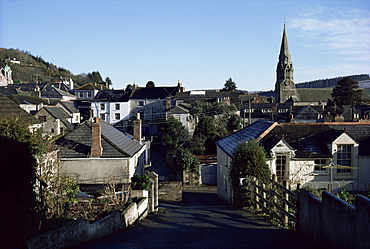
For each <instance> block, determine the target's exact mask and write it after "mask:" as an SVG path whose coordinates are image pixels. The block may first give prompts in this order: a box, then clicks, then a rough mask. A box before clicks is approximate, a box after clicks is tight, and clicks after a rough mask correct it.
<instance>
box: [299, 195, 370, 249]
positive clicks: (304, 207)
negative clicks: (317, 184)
mask: <svg viewBox="0 0 370 249" xmlns="http://www.w3.org/2000/svg"><path fill="white" fill-rule="evenodd" d="M298 225H299V230H300V231H301V232H302V233H303V234H304V235H305V236H307V237H310V238H312V239H314V240H316V241H317V242H318V243H320V244H322V245H324V246H325V247H329V248H343V249H344V248H346V249H347V248H358V249H365V248H370V236H369V234H368V233H369V231H370V199H368V198H366V197H364V196H357V197H356V201H355V206H353V205H351V204H348V203H347V202H345V201H343V200H341V199H339V198H338V197H336V196H335V195H333V194H330V193H329V192H326V191H324V192H323V194H322V200H320V199H318V198H316V197H314V196H313V195H311V194H310V193H309V192H308V191H306V190H304V189H301V191H300V195H299V223H298Z"/></svg>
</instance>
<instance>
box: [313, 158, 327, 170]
mask: <svg viewBox="0 0 370 249" xmlns="http://www.w3.org/2000/svg"><path fill="white" fill-rule="evenodd" d="M325 166H327V160H326V159H315V168H314V171H322V172H326V168H324V167H325Z"/></svg>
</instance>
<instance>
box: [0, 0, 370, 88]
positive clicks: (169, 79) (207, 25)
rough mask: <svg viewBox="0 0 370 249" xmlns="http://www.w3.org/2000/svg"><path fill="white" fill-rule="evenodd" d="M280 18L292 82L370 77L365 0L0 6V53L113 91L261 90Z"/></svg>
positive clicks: (52, 0)
mask: <svg viewBox="0 0 370 249" xmlns="http://www.w3.org/2000/svg"><path fill="white" fill-rule="evenodd" d="M284 18H285V20H286V21H285V23H286V28H287V34H288V40H289V47H290V52H291V55H292V60H293V65H294V68H295V71H294V77H295V82H296V83H298V82H304V81H309V80H316V79H323V78H331V77H337V76H345V75H351V74H362V73H366V74H368V73H370V1H367V0H361V1H360V0H352V1H348V0H346V1H344V0H336V1H330V0H329V1H326V0H324V1H323V0H320V1H315V0H314V1H309V0H304V1H301V0H296V1H276V0H255V1H242V0H239V1H232V0H231V1H221V0H220V1H217V0H214V1H212V0H200V1H195V0H188V1H180V0H168V1H164V0H163V1H162V0H161V1H150V0H147V1H140V0H137V1H134V0H132V1H128V0H126V1H125V0H122V1H113V0H106V1H103V0H99V1H98V0H95V1H94V0H92V1H88V0H73V1H72V0H68V1H67V0H65V1H61V0H48V1H47V0H44V1H40V0H28V1H20V0H12V1H8V0H0V47H4V48H18V49H20V50H26V51H30V52H31V54H33V55H39V56H42V58H43V59H44V60H46V61H49V62H51V63H53V64H56V65H57V66H58V67H64V68H66V69H68V70H70V71H71V72H72V73H74V74H80V73H88V72H92V71H99V72H100V73H101V75H102V76H103V78H105V77H107V76H109V77H110V78H111V79H112V81H113V87H114V88H115V89H119V88H124V87H125V86H126V85H127V84H132V83H133V82H137V84H138V85H139V86H145V84H146V82H147V81H149V80H152V81H154V82H155V84H156V85H157V86H164V85H167V86H168V85H176V84H177V81H178V80H181V81H182V83H183V85H184V86H185V87H186V90H191V89H214V88H222V87H223V85H224V83H225V81H226V80H227V79H228V78H229V77H231V78H232V79H233V80H234V81H235V82H236V85H237V87H238V88H239V89H244V90H249V91H254V90H271V89H274V84H275V70H276V63H277V59H278V54H279V49H280V42H281V37H282V30H283V25H284Z"/></svg>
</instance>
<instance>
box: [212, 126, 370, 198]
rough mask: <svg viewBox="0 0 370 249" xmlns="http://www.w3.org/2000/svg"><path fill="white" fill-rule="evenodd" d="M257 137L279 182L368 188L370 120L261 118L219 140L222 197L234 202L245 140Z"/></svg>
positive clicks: (364, 189)
mask: <svg viewBox="0 0 370 249" xmlns="http://www.w3.org/2000/svg"><path fill="white" fill-rule="evenodd" d="M251 139H256V140H257V141H259V142H260V144H261V145H262V146H263V147H264V148H265V150H266V152H267V156H268V161H267V163H268V165H269V167H270V170H271V173H272V174H275V175H276V176H277V180H278V181H280V182H282V181H288V182H289V183H290V184H291V186H292V187H295V186H296V184H298V183H299V184H301V186H310V187H313V188H323V189H328V190H333V191H338V190H340V189H341V188H342V187H343V186H344V185H345V187H346V188H347V190H363V191H368V190H369V184H370V149H369V148H370V123H355V122H353V123H300V124H297V123H296V124H292V123H286V124H278V123H273V122H271V121H257V122H255V123H253V124H252V125H250V126H248V127H246V128H244V129H243V130H240V131H238V132H235V133H233V134H231V135H229V136H227V137H225V138H222V139H220V140H219V141H218V142H217V167H218V168H217V172H218V176H217V177H218V181H217V184H218V195H219V196H220V198H222V199H223V200H225V201H227V202H230V203H232V189H231V184H230V181H229V178H228V171H229V167H230V166H231V162H232V154H233V150H234V148H235V147H236V145H237V144H238V143H240V142H248V141H250V140H251Z"/></svg>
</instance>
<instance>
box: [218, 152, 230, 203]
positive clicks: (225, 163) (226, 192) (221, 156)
mask: <svg viewBox="0 0 370 249" xmlns="http://www.w3.org/2000/svg"><path fill="white" fill-rule="evenodd" d="M230 164H231V158H230V157H229V156H228V155H227V154H226V153H225V152H224V151H223V150H221V149H220V148H219V147H217V195H218V197H219V198H220V199H222V200H224V201H225V202H227V203H232V188H231V183H230V180H229V168H230Z"/></svg>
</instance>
